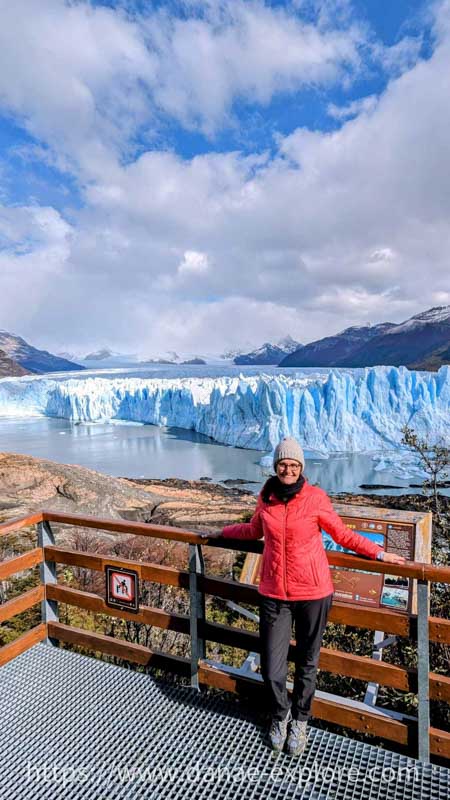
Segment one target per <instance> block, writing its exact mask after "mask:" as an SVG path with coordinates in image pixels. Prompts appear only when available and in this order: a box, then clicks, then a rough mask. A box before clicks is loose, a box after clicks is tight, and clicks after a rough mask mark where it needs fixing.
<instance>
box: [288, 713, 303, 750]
mask: <svg viewBox="0 0 450 800" xmlns="http://www.w3.org/2000/svg"><path fill="white" fill-rule="evenodd" d="M307 727H308V721H307V720H306V719H293V720H292V721H291V724H290V726H289V736H288V740H287V752H288V754H289V755H290V756H300V755H301V754H302V753H303V750H304V749H305V747H306V741H307V734H306V729H307Z"/></svg>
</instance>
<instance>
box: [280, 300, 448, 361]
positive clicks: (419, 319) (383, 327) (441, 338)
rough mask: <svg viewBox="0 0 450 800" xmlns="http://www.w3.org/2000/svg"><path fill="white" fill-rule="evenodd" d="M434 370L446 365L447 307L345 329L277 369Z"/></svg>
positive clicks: (308, 346)
mask: <svg viewBox="0 0 450 800" xmlns="http://www.w3.org/2000/svg"><path fill="white" fill-rule="evenodd" d="M377 364H380V365H383V364H386V365H390V366H394V367H399V366H402V365H403V366H405V367H409V368H410V369H423V370H438V369H439V367H441V366H442V365H443V364H450V305H447V306H435V307H434V308H430V309H428V310H427V311H422V312H421V313H420V314H415V315H414V316H413V317H410V318H409V319H407V320H405V321H404V322H401V323H399V324H396V323H393V322H383V323H381V324H379V325H373V326H371V325H367V326H362V327H352V328H345V330H343V331H341V332H340V333H337V334H336V335H335V336H326V337H325V338H324V339H318V340H317V341H315V342H310V343H309V344H306V345H304V346H303V347H300V348H299V349H298V350H295V352H293V353H291V354H289V355H288V356H286V357H285V358H283V359H282V360H281V361H280V362H279V364H278V366H280V367H372V366H375V365H377Z"/></svg>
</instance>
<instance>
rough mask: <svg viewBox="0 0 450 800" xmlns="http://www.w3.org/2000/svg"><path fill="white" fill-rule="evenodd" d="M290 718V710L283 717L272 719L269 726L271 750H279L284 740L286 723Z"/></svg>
mask: <svg viewBox="0 0 450 800" xmlns="http://www.w3.org/2000/svg"><path fill="white" fill-rule="evenodd" d="M290 718H291V712H290V711H288V713H287V716H286V717H285V718H284V719H273V720H272V722H271V725H270V728H269V739H270V744H271V747H272V750H276V751H278V752H280V751H281V750H282V749H283V745H284V743H285V741H286V736H287V728H288V723H289V720H290Z"/></svg>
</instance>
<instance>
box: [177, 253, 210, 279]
mask: <svg viewBox="0 0 450 800" xmlns="http://www.w3.org/2000/svg"><path fill="white" fill-rule="evenodd" d="M208 269H209V262H208V256H207V255H206V253H198V252H197V251H196V250H186V251H185V253H184V256H183V260H182V261H180V264H179V265H178V274H179V275H183V273H185V274H193V275H201V274H202V273H204V272H207V271H208Z"/></svg>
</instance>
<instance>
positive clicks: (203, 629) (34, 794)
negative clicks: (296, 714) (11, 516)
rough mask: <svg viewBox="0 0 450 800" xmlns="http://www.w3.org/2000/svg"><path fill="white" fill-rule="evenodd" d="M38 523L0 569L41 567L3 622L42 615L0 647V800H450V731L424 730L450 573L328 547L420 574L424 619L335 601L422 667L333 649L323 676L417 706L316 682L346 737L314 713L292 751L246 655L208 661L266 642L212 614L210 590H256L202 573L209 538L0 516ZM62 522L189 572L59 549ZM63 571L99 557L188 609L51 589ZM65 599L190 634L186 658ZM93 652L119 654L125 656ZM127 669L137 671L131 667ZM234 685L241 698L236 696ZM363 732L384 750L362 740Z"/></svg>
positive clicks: (449, 686) (1, 572)
mask: <svg viewBox="0 0 450 800" xmlns="http://www.w3.org/2000/svg"><path fill="white" fill-rule="evenodd" d="M35 525H36V526H37V542H36V545H37V546H36V547H34V548H32V549H30V550H28V551H27V552H25V553H21V554H20V555H14V556H13V557H7V558H6V559H5V560H4V561H2V562H0V585H1V582H3V581H6V580H8V579H9V578H11V576H14V575H15V576H17V575H23V574H25V571H26V570H30V569H37V568H39V575H40V581H38V583H37V585H36V586H34V587H33V588H31V589H28V590H27V591H25V592H23V593H22V594H20V595H18V596H15V597H13V598H12V599H9V600H6V601H5V602H3V604H0V622H6V621H7V620H9V619H11V618H12V617H14V616H15V615H17V614H20V613H22V612H24V611H26V610H28V609H32V608H33V607H34V606H37V605H38V604H40V608H41V617H40V622H38V624H36V625H35V626H34V627H31V628H30V630H28V631H27V632H25V633H23V634H22V635H21V636H19V637H18V638H17V639H15V640H14V641H11V642H10V643H8V644H4V645H3V647H1V648H0V696H1V714H2V717H1V719H2V724H1V734H2V735H1V745H0V755H1V763H2V770H1V777H0V797H1V798H2V800H25V799H27V800H28V798H37V799H38V800H40V799H41V798H42V800H44V798H73V799H74V800H84V799H85V798H86V799H87V798H89V799H91V798H92V800H94V799H95V800H96V799H98V800H103V799H104V798H130V799H131V798H178V797H180V798H181V797H183V798H184V797H189V798H190V797H192V798H199V799H200V798H208V800H209V799H210V800H216V799H217V800H219V799H220V800H222V799H223V800H225V799H226V798H230V799H231V800H233V799H234V798H258V799H259V798H267V799H269V798H273V799H274V800H275V798H305V799H306V798H308V799H310V800H325V799H327V800H328V798H329V799H330V800H354V798H358V800H359V798H361V800H384V798H386V800H403V799H405V800H428V799H429V800H448V798H449V797H450V770H449V769H448V768H447V767H448V765H449V764H450V761H448V759H450V732H449V731H447V730H438V729H436V728H434V727H432V726H431V725H430V708H429V703H430V699H438V700H441V701H443V702H449V701H450V678H448V677H447V676H445V675H441V674H438V673H433V672H430V671H429V660H428V645H429V641H434V642H439V643H441V644H443V645H447V646H448V644H449V643H450V621H449V620H446V619H441V618H437V617H430V616H429V613H428V600H429V598H428V591H429V584H430V582H434V581H435V582H439V583H450V569H449V568H444V567H437V566H432V565H428V564H424V563H420V562H407V564H405V565H402V566H399V565H395V566H394V565H389V564H384V563H383V562H378V561H368V560H366V559H363V558H360V557H357V556H350V555H347V554H343V553H336V552H328V553H327V556H328V559H329V562H330V564H332V565H339V566H345V567H347V568H351V569H364V570H365V571H369V572H381V573H385V574H386V573H387V574H392V575H403V576H407V577H409V578H411V579H413V580H415V581H417V613H412V612H410V613H408V614H401V613H399V612H397V611H393V610H389V609H379V608H378V609H367V608H361V607H358V606H357V605H351V604H349V603H339V602H335V603H333V608H332V611H331V614H330V621H332V622H337V623H342V624H344V625H345V624H347V625H350V624H351V625H352V626H354V627H361V628H365V629H368V630H371V631H379V630H382V631H383V632H384V633H385V635H390V636H398V637H401V638H402V639H403V638H405V639H408V642H409V643H413V644H415V646H417V650H418V659H417V669H416V670H412V669H404V668H402V667H400V666H396V665H393V664H390V663H387V662H383V661H381V660H376V659H374V658H370V657H367V656H359V655H358V656H357V655H352V654H351V653H347V652H341V651H339V650H332V649H329V648H322V650H321V658H320V669H321V670H323V671H327V672H332V673H335V674H337V675H341V676H342V675H344V676H348V677H353V678H357V679H359V680H363V681H367V682H369V683H370V682H376V683H377V684H379V685H384V686H391V687H394V688H396V689H398V690H399V691H404V692H408V693H415V694H417V697H418V701H417V708H418V715H417V717H414V716H412V715H406V714H402V713H400V712H394V711H391V710H389V709H385V708H383V707H381V706H378V705H376V704H373V705H372V706H370V705H368V704H367V703H362V702H357V701H353V700H352V699H351V698H349V697H338V696H336V695H331V694H328V693H326V692H321V691H318V692H317V693H316V698H315V700H314V705H313V714H314V718H315V719H321V720H323V721H324V722H325V723H326V722H329V723H333V724H335V725H336V724H338V725H339V726H341V728H344V729H347V730H348V733H349V736H348V737H344V736H341V735H338V734H336V733H332V732H330V731H327V730H322V729H319V728H316V727H314V721H315V720H314V719H313V720H312V724H311V726H310V728H309V736H308V744H307V747H306V750H305V752H304V753H303V755H302V756H301V757H300V758H293V757H290V756H288V755H287V754H285V753H281V754H278V755H276V754H274V753H273V752H272V751H271V750H270V749H269V747H268V743H267V739H266V725H267V722H266V718H265V715H264V713H263V711H262V709H261V707H260V703H259V702H258V698H259V697H260V693H261V685H262V684H261V678H260V676H259V674H257V673H256V671H254V670H252V669H251V668H250V667H249V665H248V664H247V667H246V668H245V669H244V668H242V667H241V668H235V667H229V666H225V665H223V664H220V663H218V662H213V661H211V659H208V658H206V642H207V641H211V642H217V643H221V644H225V645H232V646H234V647H237V648H240V649H242V650H243V651H247V652H248V653H249V652H250V653H253V654H257V653H258V652H259V637H258V634H257V633H255V632H254V631H251V630H244V629H243V628H238V627H236V626H230V625H224V624H222V623H217V622H213V621H210V620H208V618H207V614H206V613H205V596H206V595H208V594H209V595H214V596H217V597H221V598H223V599H225V600H227V601H230V602H231V603H232V604H239V603H243V604H246V605H247V604H248V605H254V606H257V605H258V592H257V589H256V586H254V585H243V584H241V583H239V582H237V581H233V580H229V579H225V578H223V577H217V576H215V575H207V574H206V573H205V569H204V561H203V555H202V550H203V546H204V545H205V544H207V542H205V540H204V539H202V538H201V537H200V536H199V535H198V534H196V533H192V532H188V531H182V530H180V529H177V528H168V527H164V526H156V525H151V524H142V523H134V522H127V521H123V522H122V521H120V522H119V521H116V520H99V519H95V518H89V517H74V516H68V515H65V514H59V513H58V514H57V513H53V512H46V511H43V512H40V513H37V514H34V515H32V516H29V517H26V518H23V519H20V520H15V521H13V522H9V523H4V524H3V525H1V526H0V537H3V536H8V535H9V534H10V533H14V532H16V531H20V530H22V529H24V528H26V529H27V530H28V531H29V530H30V528H31V529H32V528H33V526H35ZM55 525H70V526H71V527H74V526H75V527H76V526H82V527H83V528H93V529H98V530H105V531H108V532H110V533H116V534H119V535H120V534H136V535H140V536H147V537H153V538H159V539H161V538H163V539H167V540H172V541H177V542H183V543H184V544H185V545H186V551H187V552H186V562H187V563H186V566H187V569H185V570H182V569H176V568H174V567H169V566H164V565H161V564H154V563H148V562H143V561H132V560H124V559H120V558H116V557H113V556H110V555H101V554H99V553H95V552H85V551H82V550H74V549H69V548H66V547H58V546H57V545H56V544H55V540H54V534H53V528H54V527H55ZM52 526H53V528H52ZM208 546H211V547H219V548H220V547H227V548H231V549H234V550H244V551H247V552H249V553H261V551H262V542H261V541H245V542H244V541H239V542H237V541H232V540H229V539H227V540H223V541H221V540H211V542H210V544H209V545H208ZM57 564H63V565H66V566H67V565H68V566H72V567H84V568H86V569H88V570H94V571H98V572H103V571H104V570H105V567H106V566H109V567H113V568H116V569H117V570H120V569H125V570H126V569H128V570H134V571H135V572H136V573H137V575H138V578H139V580H140V581H154V582H157V583H159V584H165V585H171V586H176V587H179V588H180V589H182V590H184V591H185V592H186V593H187V596H188V597H189V614H187V615H186V614H179V613H174V612H169V611H166V610H163V609H161V608H155V607H150V606H145V605H139V607H138V609H137V611H136V612H131V611H126V610H123V609H120V608H114V607H112V606H111V605H107V603H106V601H105V598H104V597H102V596H101V595H100V594H94V593H92V592H86V591H81V590H79V589H75V588H72V587H70V586H69V585H67V584H64V583H62V582H59V581H58V576H57V569H56V565H57ZM59 604H69V605H72V606H76V607H78V608H80V609H84V610H85V611H89V612H93V613H97V614H98V613H100V614H105V615H110V616H111V617H116V618H121V619H125V620H129V621H132V622H138V623H142V625H143V626H145V625H148V626H157V627H159V628H165V629H167V630H176V631H179V632H181V633H185V634H187V635H188V636H189V641H190V655H189V657H187V658H185V657H181V656H175V655H172V654H170V653H166V652H162V651H154V650H150V649H149V648H148V647H146V646H144V645H142V644H137V643H134V642H131V641H126V640H124V639H118V638H113V637H112V636H107V635H104V634H100V633H98V632H96V631H94V630H91V629H87V628H86V629H81V628H78V627H73V626H71V625H67V624H64V623H62V622H61V621H60V619H59ZM381 626H382V627H381ZM294 644H295V643H294V642H292V646H293V645H294ZM67 645H69V646H78V647H82V648H83V650H84V652H83V653H80V652H75V651H72V650H70V649H67ZM86 651H88V652H91V653H97V654H99V653H100V654H104V655H106V656H107V657H111V656H114V657H116V658H118V659H120V660H121V663H122V664H123V665H122V666H117V665H116V664H112V663H107V662H106V661H104V660H102V659H100V658H93V657H92V656H90V655H87V654H86ZM133 663H134V664H137V665H140V669H141V671H136V670H134V669H130V668H129V665H130V664H133ZM154 667H156V668H157V669H158V671H159V672H161V673H162V675H164V673H166V674H167V673H170V674H171V676H173V675H174V674H176V675H178V676H180V678H182V679H183V680H182V681H181V683H182V684H183V685H181V684H180V683H178V684H177V683H176V682H175V681H174V680H173V678H171V679H169V678H166V679H165V678H164V677H160V676H158V677H155V676H154V675H153V674H151V673H150V674H149V670H152V668H154ZM217 690H225V691H226V694H224V692H219V691H217ZM231 693H237V694H238V695H242V696H241V697H237V696H236V695H235V697H234V699H233V695H232V694H231ZM366 733H370V734H372V735H373V736H375V737H376V738H377V740H378V741H382V742H383V746H376V745H374V744H368V743H367V742H365V741H360V740H358V736H359V737H361V735H362V734H366ZM433 762H434V763H433Z"/></svg>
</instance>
